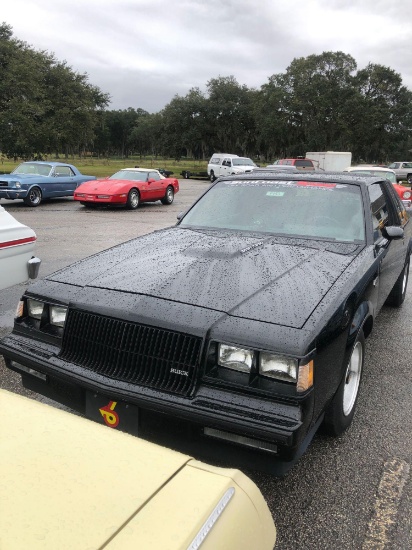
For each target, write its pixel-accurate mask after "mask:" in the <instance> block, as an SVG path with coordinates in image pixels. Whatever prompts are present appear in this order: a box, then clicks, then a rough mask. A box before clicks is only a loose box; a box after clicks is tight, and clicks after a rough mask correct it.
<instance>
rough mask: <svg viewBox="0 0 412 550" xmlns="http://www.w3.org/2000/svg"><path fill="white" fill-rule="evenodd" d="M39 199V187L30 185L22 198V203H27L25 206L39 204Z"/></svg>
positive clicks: (40, 193) (40, 197) (40, 195)
mask: <svg viewBox="0 0 412 550" xmlns="http://www.w3.org/2000/svg"><path fill="white" fill-rule="evenodd" d="M41 200H42V192H41V189H40V187H32V188H31V189H30V190H29V192H28V193H27V196H26V197H24V199H23V201H24V204H27V206H39V204H40V203H41Z"/></svg>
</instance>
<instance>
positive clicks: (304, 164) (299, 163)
mask: <svg viewBox="0 0 412 550" xmlns="http://www.w3.org/2000/svg"><path fill="white" fill-rule="evenodd" d="M295 166H302V167H304V168H307V167H309V168H312V166H313V164H312V161H310V160H296V161H295Z"/></svg>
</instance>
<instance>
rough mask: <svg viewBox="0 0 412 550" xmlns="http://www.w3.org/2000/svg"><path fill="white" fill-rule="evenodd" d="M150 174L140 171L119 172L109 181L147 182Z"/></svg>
mask: <svg viewBox="0 0 412 550" xmlns="http://www.w3.org/2000/svg"><path fill="white" fill-rule="evenodd" d="M148 175H149V172H146V171H143V170H142V171H139V170H119V171H118V172H116V173H115V174H113V176H110V177H109V178H108V179H109V180H131V181H147V178H148Z"/></svg>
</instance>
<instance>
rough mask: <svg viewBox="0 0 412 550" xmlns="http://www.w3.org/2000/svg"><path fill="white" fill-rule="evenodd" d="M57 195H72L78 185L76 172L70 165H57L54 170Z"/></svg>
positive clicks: (54, 194) (54, 184) (53, 177)
mask: <svg viewBox="0 0 412 550" xmlns="http://www.w3.org/2000/svg"><path fill="white" fill-rule="evenodd" d="M51 177H52V180H53V188H54V193H53V196H55V197H67V196H72V195H73V193H74V190H75V189H76V187H77V181H76V178H75V174H74V172H73V170H72V169H71V168H70V166H55V168H54V170H53V172H52V175H51Z"/></svg>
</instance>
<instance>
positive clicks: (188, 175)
mask: <svg viewBox="0 0 412 550" xmlns="http://www.w3.org/2000/svg"><path fill="white" fill-rule="evenodd" d="M190 176H191V173H190V172H189V170H186V171H185V175H184V178H185V180H188V179H189V178H190Z"/></svg>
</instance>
